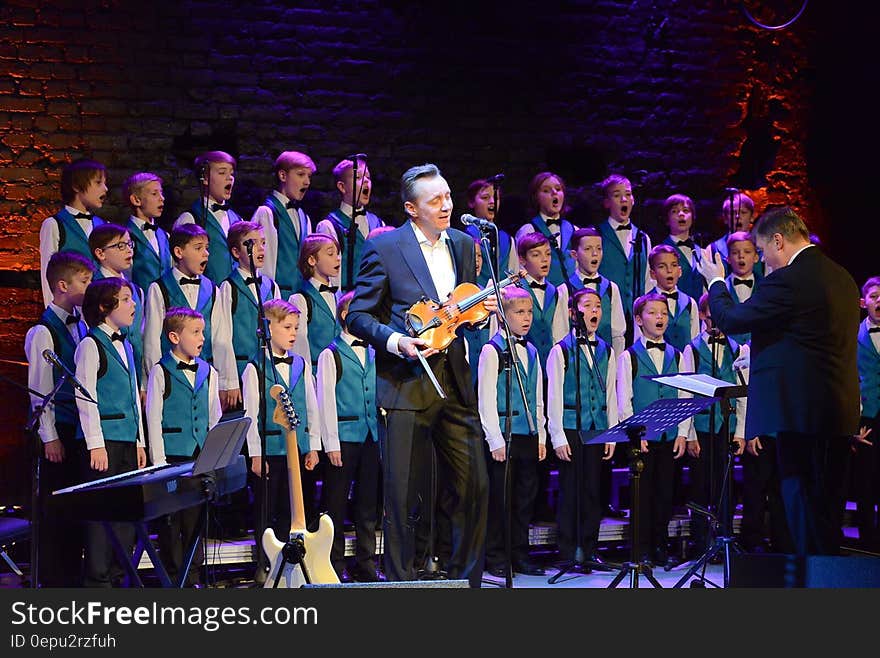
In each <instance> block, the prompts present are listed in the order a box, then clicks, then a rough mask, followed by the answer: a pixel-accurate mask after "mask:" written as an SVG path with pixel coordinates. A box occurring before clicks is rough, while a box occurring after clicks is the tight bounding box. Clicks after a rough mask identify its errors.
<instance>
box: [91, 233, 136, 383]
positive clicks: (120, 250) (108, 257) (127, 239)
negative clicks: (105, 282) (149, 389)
mask: <svg viewBox="0 0 880 658" xmlns="http://www.w3.org/2000/svg"><path fill="white" fill-rule="evenodd" d="M89 251H90V252H91V254H92V258H94V259H95V262H96V263H97V264H98V269H97V270H96V271H95V274H94V276H93V277H92V280H93V281H97V280H99V279H106V278H110V277H119V278H121V279H125V280H126V281H127V280H128V277H127V276H126V273H128V272H129V271H130V270H131V264H132V261H133V259H134V241H133V240H132V239H131V234H130V233H129V232H128V229H127V228H125V227H124V226H119V225H118V224H111V223H109V222H108V223H105V224H101V225H100V226H96V227H95V228H93V229H92V232H91V234H89ZM131 287H132V290H133V292H134V294H133V297H134V309H135V310H134V322H133V323H132V324H131V326H130V327H128V328H127V329H124V330H123V333H125V334H126V338H128V342H129V343H131V349H132V352H134V362H135V363H136V364H137V378H138V385H139V387H140V390H141V397H142V398H143V395H144V391H146V385H147V377H146V374H147V371H146V370H145V369H144V291H143V289H142V288H141V287H140V286H137V285H135V284H132V286H131Z"/></svg>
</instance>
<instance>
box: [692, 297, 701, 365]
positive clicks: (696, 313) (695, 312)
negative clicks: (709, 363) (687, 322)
mask: <svg viewBox="0 0 880 658" xmlns="http://www.w3.org/2000/svg"><path fill="white" fill-rule="evenodd" d="M699 303H700V302H699V300H697V299H693V298H691V340H693V339H694V338H696V337H697V336H699V335H700V309H699V306H698V305H699ZM691 363H693V359H691Z"/></svg>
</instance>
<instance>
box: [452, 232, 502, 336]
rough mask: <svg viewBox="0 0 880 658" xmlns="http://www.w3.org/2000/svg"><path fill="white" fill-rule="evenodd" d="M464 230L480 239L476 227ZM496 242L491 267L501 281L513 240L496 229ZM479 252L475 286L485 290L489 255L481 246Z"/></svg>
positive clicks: (487, 281) (487, 279) (488, 270)
mask: <svg viewBox="0 0 880 658" xmlns="http://www.w3.org/2000/svg"><path fill="white" fill-rule="evenodd" d="M464 228H465V232H466V233H467V234H468V235H470V236H471V237H472V238H475V239H477V240H479V239H480V237H481V236H480V229H478V228H477V227H476V226H465V227H464ZM490 235H492V233H490ZM498 242H499V248H498V252H499V254H498V262H497V263H495V262H493V263H492V265H493V267H495V271H496V273H497V274H498V279H499V280H501V279H504V278H505V275H506V272H505V268H506V267H507V264H508V263H509V262H510V250H511V249H512V248H513V238H511V237H510V234H509V233H508V232H507V231H505V230H504V229H501V228H499V229H498ZM481 251H482V252H483V268H482V269H481V270H480V273H479V274H478V275H477V285H478V286H479V287H480V288H485V287H486V284H487V283H489V274H490V272H491V270H490V269H489V265H488V264H487V263H486V261H487V260H488V259H489V255H488V254H486V250H485V249H482V245H481ZM484 344H485V343H484Z"/></svg>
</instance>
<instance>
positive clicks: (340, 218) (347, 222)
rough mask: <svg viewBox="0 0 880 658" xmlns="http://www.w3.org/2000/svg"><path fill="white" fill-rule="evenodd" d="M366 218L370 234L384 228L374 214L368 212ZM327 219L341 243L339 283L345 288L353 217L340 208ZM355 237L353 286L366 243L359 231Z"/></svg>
mask: <svg viewBox="0 0 880 658" xmlns="http://www.w3.org/2000/svg"><path fill="white" fill-rule="evenodd" d="M365 216H366V218H367V229H368V230H367V233H368V234H369V231H372V230H373V229H374V228H378V227H380V226H384V223H383V222H382V220H381V219H379V218H378V217H377V216H376V215H374V214H373V213H371V212H368V213H367V214H366V215H365ZM327 219H328V220H329V222H330V223H331V224H332V225H333V230H334V231H335V232H336V241H337V242H338V243H339V253H340V255H341V256H342V267H340V268H339V282H340V285H341V286H345V285H346V282H347V281H348V252H347V251H346V250H347V249H348V231H349V228H350V227H351V217H349V216H348V215H346V214H345V213H344V212H342V210H341V209H340V208H337V209H336V210H334V211H333V212H331V213H330V214H329V215H327ZM354 236H355V237H354V259H353V260H352V263H353V269H354V275H353V276H352V278H351V281H352V284H354V282H355V281H356V280H357V274H358V271H359V270H360V268H361V267H360V266H361V252H362V251H363V248H364V242H365V239H364V236H363V235H361V232H360V231H359V230H356V231H355V232H354Z"/></svg>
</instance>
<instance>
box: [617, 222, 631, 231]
mask: <svg viewBox="0 0 880 658" xmlns="http://www.w3.org/2000/svg"><path fill="white" fill-rule="evenodd" d="M631 228H632V222H630V223H629V224H621V225H620V226H618V227H617V228H616V229H614V230H615V231H628V230H630V229H631Z"/></svg>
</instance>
